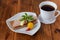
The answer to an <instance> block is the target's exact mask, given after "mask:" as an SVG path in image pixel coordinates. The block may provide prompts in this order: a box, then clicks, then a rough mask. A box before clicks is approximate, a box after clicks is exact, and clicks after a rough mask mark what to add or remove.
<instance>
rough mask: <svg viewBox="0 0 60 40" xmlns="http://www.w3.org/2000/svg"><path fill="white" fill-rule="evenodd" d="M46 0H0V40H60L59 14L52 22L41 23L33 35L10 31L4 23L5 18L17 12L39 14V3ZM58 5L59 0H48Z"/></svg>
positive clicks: (59, 8) (59, 5) (59, 3)
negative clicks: (48, 23)
mask: <svg viewBox="0 0 60 40" xmlns="http://www.w3.org/2000/svg"><path fill="white" fill-rule="evenodd" d="M42 1H46V0H0V40H60V31H57V29H60V16H59V17H58V18H57V20H56V22H55V23H54V24H50V25H47V24H42V26H41V28H40V29H39V31H38V32H37V33H36V34H35V35H34V36H29V35H24V34H19V33H15V32H12V31H11V30H10V29H9V28H8V27H7V25H6V19H8V18H10V17H11V16H13V15H15V14H16V13H18V12H24V11H28V12H35V13H37V15H39V13H40V12H39V3H41V2H42ZM50 1H53V2H55V3H56V4H57V5H58V10H60V0H50Z"/></svg>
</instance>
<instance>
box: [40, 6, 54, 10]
mask: <svg viewBox="0 0 60 40" xmlns="http://www.w3.org/2000/svg"><path fill="white" fill-rule="evenodd" d="M41 9H43V10H45V11H53V10H55V8H54V7H53V6H51V5H44V6H42V7H41Z"/></svg>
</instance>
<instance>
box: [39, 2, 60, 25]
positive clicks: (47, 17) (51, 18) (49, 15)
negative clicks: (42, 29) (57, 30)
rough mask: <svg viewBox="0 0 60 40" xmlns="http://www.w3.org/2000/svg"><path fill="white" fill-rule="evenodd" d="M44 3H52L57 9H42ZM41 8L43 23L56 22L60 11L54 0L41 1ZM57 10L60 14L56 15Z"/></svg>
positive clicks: (40, 17)
mask: <svg viewBox="0 0 60 40" xmlns="http://www.w3.org/2000/svg"><path fill="white" fill-rule="evenodd" d="M44 5H51V6H53V7H54V8H55V10H53V11H45V10H43V9H41V7H42V6H44ZM39 8H40V15H39V19H40V21H41V22H42V23H45V24H51V23H54V22H55V21H56V18H57V17H58V16H59V15H60V11H59V10H57V5H56V4H55V3H54V2H51V1H44V2H41V3H40V4H39ZM55 12H58V14H57V15H56V16H55Z"/></svg>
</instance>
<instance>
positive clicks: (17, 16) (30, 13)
mask: <svg viewBox="0 0 60 40" xmlns="http://www.w3.org/2000/svg"><path fill="white" fill-rule="evenodd" d="M25 13H27V14H28V15H33V16H36V17H37V15H36V13H34V12H20V13H18V14H16V15H14V16H13V17H11V18H9V19H7V20H6V24H7V25H8V27H9V29H10V30H12V31H14V32H17V33H23V34H28V35H31V36H32V35H34V34H35V33H36V32H37V31H38V30H39V29H40V26H41V23H40V21H39V19H37V24H36V25H35V28H33V29H32V30H30V31H26V27H25V28H21V29H17V30H13V29H12V28H11V27H12V26H11V24H10V21H13V20H16V19H18V18H20V17H21V16H22V15H24V14H25Z"/></svg>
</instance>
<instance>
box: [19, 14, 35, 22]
mask: <svg viewBox="0 0 60 40" xmlns="http://www.w3.org/2000/svg"><path fill="white" fill-rule="evenodd" d="M23 20H27V22H30V21H32V20H34V18H33V16H31V15H28V14H27V13H25V15H22V19H21V20H20V21H23Z"/></svg>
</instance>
